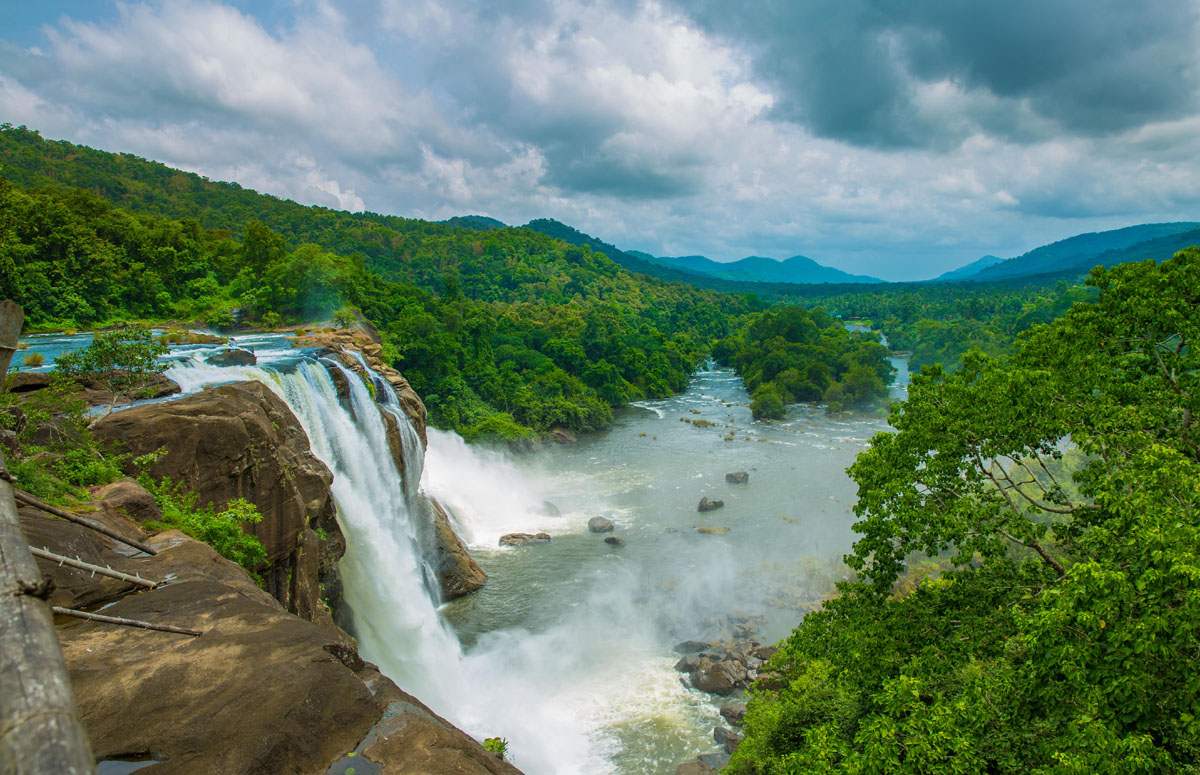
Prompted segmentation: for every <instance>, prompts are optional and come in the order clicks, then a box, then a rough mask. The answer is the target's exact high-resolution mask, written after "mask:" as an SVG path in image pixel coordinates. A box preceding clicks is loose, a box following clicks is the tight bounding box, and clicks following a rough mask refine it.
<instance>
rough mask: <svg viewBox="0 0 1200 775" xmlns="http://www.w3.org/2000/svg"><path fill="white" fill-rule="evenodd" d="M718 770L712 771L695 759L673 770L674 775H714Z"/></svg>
mask: <svg viewBox="0 0 1200 775" xmlns="http://www.w3.org/2000/svg"><path fill="white" fill-rule="evenodd" d="M718 772H720V770H719V769H713V768H712V767H709V766H708V765H707V764H705V763H704V762H702V761H700V760H699V759H696V760H694V761H690V762H686V763H684V764H681V765H679V766H678V767H676V768H675V775H716V773H718Z"/></svg>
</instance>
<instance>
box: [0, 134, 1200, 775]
mask: <svg viewBox="0 0 1200 775" xmlns="http://www.w3.org/2000/svg"><path fill="white" fill-rule="evenodd" d="M0 165H2V166H0V298H12V299H15V300H16V301H17V302H18V303H20V304H21V305H22V306H23V307H24V310H25V314H26V316H27V319H28V321H29V323H30V324H31V325H32V326H33V327H34V328H35V329H39V330H52V329H61V328H101V327H105V326H111V325H116V324H120V323H124V322H131V321H132V322H139V323H143V324H154V323H162V322H167V321H172V322H175V323H182V324H192V323H195V324H199V325H204V326H210V327H213V328H216V329H220V330H231V329H235V328H238V327H245V326H251V327H256V328H260V329H261V328H267V329H274V328H281V327H284V326H287V325H311V324H314V323H324V322H325V321H329V320H330V319H331V318H332V319H335V320H336V319H341V320H349V319H353V318H355V317H357V316H362V317H363V318H365V319H367V320H369V321H370V322H372V323H373V324H374V325H376V326H377V327H378V329H379V331H380V333H381V335H382V337H383V341H384V353H385V356H386V357H387V359H388V360H389V361H390V362H391V363H393V364H394V365H395V366H396V367H397V368H398V369H400V370H401V371H402V372H403V373H404V374H405V376H406V377H407V378H408V379H409V381H410V382H411V383H412V385H413V387H414V388H415V389H416V390H417V391H418V393H419V394H420V395H421V396H422V398H423V399H424V401H425V402H426V404H427V406H428V408H429V410H430V418H431V421H432V423H433V424H434V425H436V426H438V427H442V428H447V429H453V430H456V431H458V432H459V433H461V434H462V435H463V436H464V437H465V438H467V439H468V440H517V439H522V438H529V437H533V436H536V435H538V434H542V433H545V432H547V431H549V430H551V429H554V428H565V429H568V430H571V431H581V432H586V431H593V430H598V429H602V428H605V427H607V426H608V425H609V424H610V423H611V421H612V416H613V415H612V412H613V409H614V408H615V407H620V406H623V405H625V404H628V403H629V402H631V401H636V400H639V399H643V398H657V397H665V396H669V395H671V394H673V393H677V392H679V391H682V390H683V389H684V388H685V387H686V385H687V382H688V380H689V378H690V376H691V375H692V374H694V373H695V371H696V369H697V368H699V367H701V365H702V364H703V363H704V362H705V361H706V360H707V359H708V358H710V357H711V358H714V359H715V360H716V361H718V362H720V363H723V364H727V365H729V366H732V367H733V368H735V369H736V370H737V371H738V373H739V374H740V375H741V376H742V378H743V380H744V382H745V385H746V387H747V389H748V391H749V392H750V394H751V396H752V404H751V409H752V412H753V415H754V417H755V418H756V419H764V420H771V419H779V418H783V417H784V416H785V415H786V412H787V406H788V405H789V404H794V403H799V402H820V403H823V404H825V406H826V407H827V408H828V410H829V411H843V410H849V409H870V408H872V407H876V406H878V405H880V404H881V403H882V402H884V401H885V400H886V396H887V385H888V384H889V382H890V380H891V379H892V368H891V365H890V362H889V360H888V356H889V348H890V349H891V350H892V351H905V352H910V353H911V360H910V365H911V367H912V371H913V377H912V384H911V387H910V390H909V395H908V398H907V400H906V401H904V402H902V403H898V404H895V405H893V406H891V407H890V414H889V423H890V425H891V426H892V430H891V431H889V432H887V433H880V434H878V435H876V436H875V438H874V439H873V440H872V441H871V443H870V445H869V447H868V448H867V450H866V451H865V452H864V453H862V454H861V455H860V456H859V457H858V459H857V461H856V462H855V463H854V465H853V466H852V467H851V468H850V470H849V473H850V476H851V477H852V479H853V480H854V482H855V483H856V484H857V486H858V489H859V499H858V502H857V505H856V506H855V513H856V515H857V517H858V522H857V523H856V524H855V529H856V531H857V534H858V539H857V542H856V543H855V544H854V547H853V550H852V552H851V554H849V555H848V556H847V557H846V561H847V563H848V565H849V566H850V568H851V569H852V570H853V571H854V574H855V575H854V578H853V580H851V581H848V582H845V583H843V584H841V585H840V587H839V590H838V593H837V595H836V596H835V597H833V598H832V599H830V600H828V601H827V602H826V603H825V604H824V606H823V608H822V609H821V610H819V611H817V612H815V613H813V614H810V615H808V616H807V617H806V618H805V619H804V620H803V622H802V623H801V624H800V626H799V627H797V629H796V630H795V631H794V632H793V634H792V635H791V636H790V637H789V638H787V639H786V640H785V641H783V643H781V644H780V646H781V648H780V650H779V652H778V653H777V654H776V656H775V657H773V658H772V659H771V660H770V662H768V663H767V665H766V667H765V668H764V671H763V674H762V678H761V679H760V680H759V681H758V682H757V684H756V685H755V688H754V690H753V695H752V698H751V701H750V704H749V709H748V712H747V716H746V728H745V732H746V736H745V739H744V741H743V742H742V744H741V747H740V748H739V749H738V751H737V752H736V754H735V755H734V757H733V759H732V761H731V763H730V765H729V768H728V770H727V771H729V772H733V773H737V775H793V774H799V773H806V774H807V773H880V774H881V775H882V774H883V773H976V772H986V773H1014V774H1016V773H1046V774H1049V773H1056V774H1060V773H1061V774H1062V775H1067V774H1077V775H1084V774H1085V773H1086V774H1090V773H1114V775H1115V774H1116V773H1141V772H1144V773H1160V772H1162V773H1195V772H1200V743H1198V742H1197V741H1200V721H1198V716H1200V668H1198V667H1197V666H1198V665H1200V662H1198V661H1197V659H1196V655H1197V653H1200V626H1198V622H1200V616H1198V615H1197V612H1198V611H1200V597H1197V593H1196V586H1197V584H1196V582H1197V579H1200V560H1198V559H1197V556H1196V551H1197V550H1196V547H1197V546H1198V545H1200V532H1198V529H1197V524H1196V519H1195V514H1196V512H1197V508H1198V507H1200V438H1198V436H1197V430H1196V420H1195V418H1196V416H1197V413H1198V412H1200V405H1197V388H1198V387H1200V386H1198V385H1197V378H1198V375H1200V363H1198V362H1197V355H1196V351H1195V347H1194V342H1195V338H1196V336H1197V333H1198V332H1197V316H1196V314H1195V310H1196V309H1197V308H1200V249H1196V248H1189V249H1186V250H1184V251H1182V252H1180V253H1178V254H1177V255H1175V256H1174V257H1173V258H1170V259H1168V260H1164V261H1162V263H1155V261H1153V260H1148V261H1144V262H1140V263H1131V264H1123V265H1120V266H1117V267H1115V268H1111V269H1104V268H1098V269H1096V270H1094V271H1093V272H1092V273H1091V275H1090V277H1089V278H1088V281H1087V283H1086V284H1071V283H1070V282H1067V281H1066V280H1061V279H1059V280H1056V281H1055V282H1054V284H1041V285H1039V284H1037V283H1029V284H1024V285H1022V284H1016V283H1008V284H995V285H981V284H970V285H968V284H940V285H922V286H916V285H897V284H883V285H878V286H860V287H851V286H840V285H839V286H812V287H799V286H797V287H794V288H780V287H778V286H770V287H766V288H757V289H756V290H759V291H762V292H747V291H748V290H749V286H747V287H744V288H743V287H741V286H738V285H737V284H728V283H727V284H723V285H721V286H720V287H719V288H715V287H711V284H710V287H697V286H695V285H692V284H689V283H686V282H680V281H675V280H673V279H664V278H663V277H654V276H650V275H647V274H640V273H636V272H631V271H630V270H629V269H628V268H627V267H623V266H622V265H620V264H618V263H616V262H615V261H614V260H613V259H612V258H611V257H610V256H609V255H606V254H605V253H604V252H602V251H601V250H599V249H593V248H592V247H591V246H590V245H588V244H571V243H569V242H565V241H563V240H560V239H557V238H555V237H554V236H551V235H547V234H544V233H540V232H538V231H534V230H531V229H524V228H494V226H495V224H490V223H489V224H486V225H487V227H488V228H487V229H486V230H484V229H477V228H472V227H471V226H470V222H469V221H467V220H463V221H461V222H460V223H459V224H451V223H446V224H438V223H429V222H424V221H416V220H408V219H403V218H396V217H391V216H381V215H375V214H370V213H361V214H351V213H344V212H336V211H332V210H327V209H323V208H315V207H304V206H301V205H298V204H296V203H294V202H289V201H285V200H280V199H277V198H274V197H270V196H266V195H261V194H257V193H255V192H252V191H248V190H246V189H242V188H240V187H238V186H236V185H233V184H225V183H214V182H212V181H208V180H206V179H204V178H201V177H199V176H196V175H191V174H187V173H183V172H178V171H175V170H171V169H169V168H167V167H165V166H163V165H160V164H155V163H152V162H148V161H145V160H143V159H139V158H137V157H133V156H129V155H117V154H108V153H103V152H100V151H95V150H92V149H89V148H85V147H81V146H76V145H72V144H69V143H64V142H49V141H46V140H44V139H43V138H41V137H40V136H39V135H38V134H37V133H36V132H32V131H29V130H27V129H25V128H14V127H11V126H7V125H5V126H3V127H2V128H0ZM463 223H466V224H467V225H461V224H463ZM567 236H571V235H569V234H568V235H567ZM576 241H579V240H576ZM604 247H606V249H607V248H608V247H611V246H604ZM1162 258H1167V257H1165V256H1164V257H1162ZM846 321H858V322H860V323H861V324H862V326H860V327H862V328H872V329H874V331H867V330H850V329H848V328H847V327H846V325H844V323H845V322H846ZM875 332H881V333H882V334H883V335H884V337H885V338H886V345H885V343H884V342H883V341H881V340H880V337H879V334H878V333H875ZM77 419H78V418H77ZM68 462H71V461H68ZM72 465H75V464H74V463H72ZM81 465H82V464H81ZM89 465H90V463H89ZM73 470H74V469H72V471H73ZM76 473H78V472H76ZM111 473H112V472H99V473H96V472H94V471H91V469H90V468H89V469H87V470H86V471H84V472H83V473H82V474H79V475H78V476H74V477H73V478H72V480H71V481H73V482H75V483H76V484H80V483H87V482H90V481H91V480H92V479H96V478H97V477H99V476H101V474H103V475H104V476H109V475H110V474H111ZM85 474H86V475H85ZM109 478H111V477H110V476H109ZM97 480H99V479H97ZM185 511H186V509H185ZM210 516H211V515H210ZM210 521H211V520H210Z"/></svg>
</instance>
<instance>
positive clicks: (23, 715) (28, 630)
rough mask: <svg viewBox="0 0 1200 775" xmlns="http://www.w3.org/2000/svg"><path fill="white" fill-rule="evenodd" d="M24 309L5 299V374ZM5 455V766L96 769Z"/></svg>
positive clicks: (0, 709) (1, 490)
mask: <svg viewBox="0 0 1200 775" xmlns="http://www.w3.org/2000/svg"><path fill="white" fill-rule="evenodd" d="M22 319H23V316H22V314H21V308H20V307H18V306H17V305H16V304H13V303H12V302H11V301H0V366H3V367H4V371H0V377H2V376H3V374H4V372H5V371H7V367H8V361H9V358H10V357H11V356H12V352H13V350H14V349H15V348H16V345H17V334H18V333H19V332H20V330H21V320H22ZM9 481H10V478H9V475H8V469H7V468H6V467H5V465H4V455H3V453H0V769H3V770H4V771H5V772H13V773H17V775H31V774H32V773H42V772H55V773H63V775H85V773H94V772H95V771H96V766H95V763H94V761H93V759H92V750H91V746H90V745H89V744H88V739H87V735H86V734H85V733H84V731H83V725H82V724H81V723H80V722H79V713H78V712H77V711H76V709H75V697H74V696H73V695H72V694H71V682H70V680H69V679H68V677H67V665H66V662H65V661H64V660H63V655H62V647H61V646H60V645H59V643H58V635H57V633H55V632H54V621H53V619H51V618H50V610H49V607H48V606H47V605H46V603H45V601H43V600H42V599H41V596H43V595H45V594H46V592H47V590H46V585H45V582H44V580H43V579H42V574H41V571H39V570H38V567H37V563H36V562H34V561H33V555H31V554H30V553H29V547H28V546H27V545H26V543H25V536H24V535H22V533H21V529H20V526H19V522H18V521H17V504H16V503H15V502H14V501H13V495H12V487H11V486H10V485H9Z"/></svg>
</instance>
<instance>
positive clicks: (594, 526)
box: [588, 517, 613, 533]
mask: <svg viewBox="0 0 1200 775" xmlns="http://www.w3.org/2000/svg"><path fill="white" fill-rule="evenodd" d="M588 530H590V531H592V532H593V533H611V532H612V531H613V523H612V520H611V519H608V518H607V517H592V518H591V519H589V520H588Z"/></svg>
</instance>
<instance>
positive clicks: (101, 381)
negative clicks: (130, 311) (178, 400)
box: [54, 326, 167, 425]
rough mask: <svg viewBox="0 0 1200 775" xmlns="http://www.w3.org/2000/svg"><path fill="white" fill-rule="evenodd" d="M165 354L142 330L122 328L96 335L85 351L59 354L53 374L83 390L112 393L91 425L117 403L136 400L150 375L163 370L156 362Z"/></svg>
mask: <svg viewBox="0 0 1200 775" xmlns="http://www.w3.org/2000/svg"><path fill="white" fill-rule="evenodd" d="M166 352H167V346H166V345H164V344H162V343H160V342H158V341H157V340H156V339H154V337H152V336H151V335H150V331H149V330H148V329H146V328H145V327H143V326H125V327H123V328H118V329H115V330H113V331H106V332H103V333H98V334H96V336H95V338H94V339H93V340H92V343H91V344H90V345H88V346H87V347H85V348H84V349H82V350H76V351H75V352H72V353H67V354H66V355H60V356H59V357H58V359H57V360H55V362H54V371H55V372H56V373H57V374H58V375H60V376H62V377H64V378H66V379H69V380H71V381H74V382H77V383H79V384H81V385H83V386H85V387H88V388H91V389H93V390H102V391H105V392H107V393H110V394H112V400H111V401H110V402H109V404H108V407H107V409H106V410H105V411H104V413H103V414H102V415H100V416H99V417H97V418H95V419H94V420H92V424H93V425H94V424H95V423H96V422H98V421H99V420H101V419H103V418H104V417H107V416H108V415H109V414H110V413H111V412H112V409H113V407H114V406H115V405H116V404H117V403H119V402H121V401H128V400H130V399H131V398H134V397H136V394H137V392H138V391H140V390H143V389H145V388H146V387H147V386H148V385H149V384H150V382H151V380H152V379H153V375H157V374H161V373H162V372H163V371H164V370H165V369H166V364H164V363H160V362H158V358H159V357H160V356H162V355H165V354H166Z"/></svg>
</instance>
